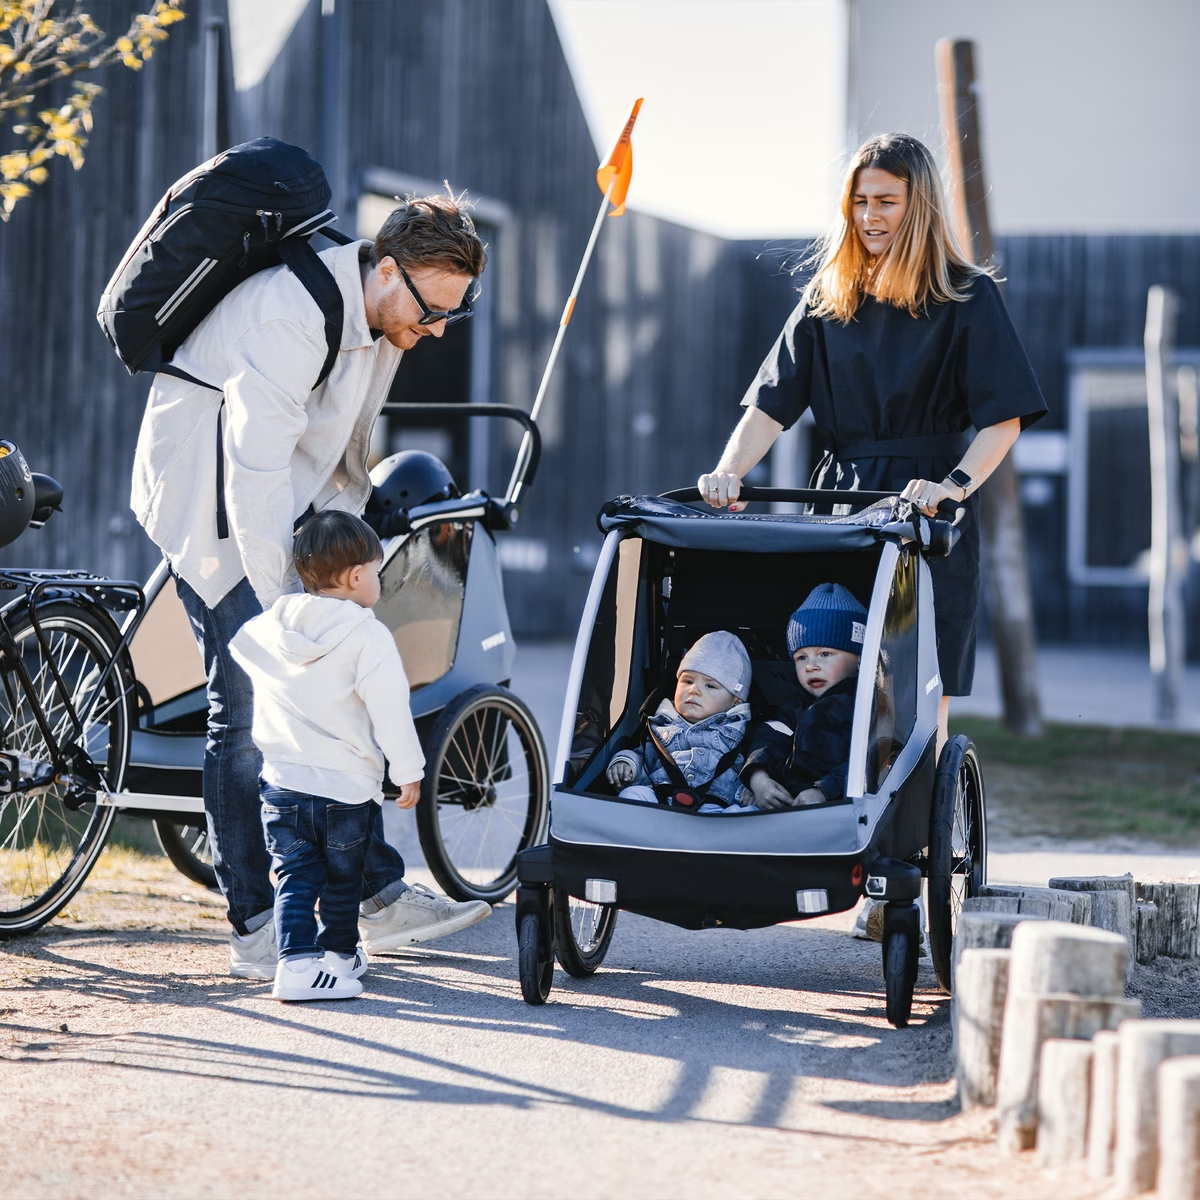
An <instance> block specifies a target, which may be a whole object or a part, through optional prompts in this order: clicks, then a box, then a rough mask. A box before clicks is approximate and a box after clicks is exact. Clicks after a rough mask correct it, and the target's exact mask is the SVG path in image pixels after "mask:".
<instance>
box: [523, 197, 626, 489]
mask: <svg viewBox="0 0 1200 1200" xmlns="http://www.w3.org/2000/svg"><path fill="white" fill-rule="evenodd" d="M618 178H619V177H618V176H617V175H615V174H614V175H613V177H612V178H611V179H610V180H609V181H608V188H607V190H606V191H605V193H604V199H603V200H601V201H600V211H599V212H598V213H596V221H595V224H593V225H592V236H591V237H590V238H588V244H587V249H586V250H585V251H584V252H583V260H582V261H581V262H580V264H579V270H578V271H577V272H576V273H575V283H574V285H573V286H572V288H571V294H570V295H569V296H568V297H567V303H566V304H565V305H564V306H563V313H562V317H561V318H560V319H559V322H558V332H557V333H556V334H555V335H554V345H553V346H551V347H550V357H549V359H547V361H546V369H545V370H544V371H543V372H542V382H541V383H540V384H539V385H538V390H537V395H536V396H535V397H534V400H533V409H532V410H531V411H530V413H529V419H530V420H531V421H534V422H536V421H537V419H538V413H540V412H541V411H542V402H543V401H544V400H545V399H546V391H547V389H548V388H549V387H550V376H551V375H553V374H554V364H555V363H556V362H558V352H559V350H560V349H561V348H562V344H563V338H564V337H566V334H567V326H568V325H570V323H571V314H572V313H573V312H574V311H575V301H576V299H577V297H578V296H579V289H580V288H581V287H582V286H583V277H584V276H585V275H586V274H587V269H588V264H589V263H591V261H592V251H593V250H595V249H596V242H597V240H598V239H599V237H600V230H601V228H602V227H603V225H604V216H605V214H606V213H607V212H608V202H609V200H610V198H611V197H612V194H613V188H614V187H615V186H616V183H617V179H618ZM532 443H533V439H532V437H531V436H530V435H529V433H526V434H525V436H524V437H523V438H522V439H521V449H520V451H519V453H518V454H517V461H516V463H515V464H514V466H513V473H512V478H510V479H509V481H508V490H507V491H506V492H505V499H506V500H507V501H508V503H509V504H517V503H518V502H519V501H520V498H521V490H522V487H523V484H522V483H521V477H522V476H523V475H524V474H525V464H526V460H527V458H528V456H529V453H530V449H531V446H532Z"/></svg>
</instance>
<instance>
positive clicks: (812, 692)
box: [742, 583, 867, 810]
mask: <svg viewBox="0 0 1200 1200" xmlns="http://www.w3.org/2000/svg"><path fill="white" fill-rule="evenodd" d="M866 632H867V610H866V609H865V608H864V607H863V606H862V605H861V604H860V603H859V602H858V601H857V600H856V599H855V598H854V596H853V595H851V593H850V592H849V591H847V590H846V589H845V588H844V587H842V585H841V584H840V583H821V584H818V585H817V586H816V587H815V588H813V590H812V591H811V592H810V593H809V595H808V598H807V599H806V600H805V601H804V603H803V604H802V605H800V607H799V608H798V609H796V611H795V612H794V613H792V615H791V617H790V618H789V619H788V627H787V644H788V653H790V654H791V656H792V661H793V662H794V663H795V664H796V678H797V679H798V680H799V681H800V686H801V688H802V689H803V691H801V692H799V693H798V694H797V695H796V696H795V698H793V699H791V700H789V701H788V702H787V703H786V704H783V705H781V706H780V707H779V708H778V709H777V710H776V711H775V713H773V714H772V717H771V719H770V720H769V721H768V722H767V723H766V724H765V725H763V726H762V727H761V728H760V729H759V730H758V732H757V733H756V734H755V735H754V740H753V742H752V743H751V746H750V753H749V754H748V755H747V756H746V765H745V766H744V767H743V768H742V779H743V780H744V781H745V783H746V785H747V786H748V787H749V788H750V790H751V792H752V793H753V794H754V803H755V805H756V806H757V807H758V808H765V809H775V810H778V809H784V808H800V807H804V806H806V805H810V804H825V803H826V802H828V801H830V800H840V799H841V798H842V797H843V796H844V795H845V793H846V768H847V766H848V764H849V760H850V730H851V727H852V725H853V721H854V693H855V690H856V688H857V686H858V665H859V661H860V659H861V656H862V647H863V641H864V639H865V637H866Z"/></svg>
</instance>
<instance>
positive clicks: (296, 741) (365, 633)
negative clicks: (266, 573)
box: [229, 595, 425, 804]
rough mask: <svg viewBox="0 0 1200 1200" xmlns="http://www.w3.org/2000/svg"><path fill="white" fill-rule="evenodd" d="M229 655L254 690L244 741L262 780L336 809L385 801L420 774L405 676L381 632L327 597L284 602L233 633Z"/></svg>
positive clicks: (369, 615)
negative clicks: (257, 755)
mask: <svg viewBox="0 0 1200 1200" xmlns="http://www.w3.org/2000/svg"><path fill="white" fill-rule="evenodd" d="M229 648H230V651H231V652H232V654H233V657H234V658H235V659H236V660H237V663H238V665H239V666H240V667H241V668H242V669H243V670H244V671H245V672H246V674H247V675H249V676H250V682H251V684H252V685H253V687H254V724H253V726H252V727H251V736H252V737H253V738H254V744H255V745H256V746H257V747H258V748H259V750H261V751H262V756H263V778H264V779H265V780H266V781H267V782H268V783H273V784H275V785H276V786H277V787H285V788H290V789H291V790H292V791H294V792H304V793H307V794H309V795H314V796H327V797H328V798H329V799H331V800H340V801H341V802H342V803H343V804H364V803H366V801H368V800H382V799H383V788H382V784H383V763H384V756H385V755H386V756H387V762H388V773H389V774H390V775H391V777H392V782H393V783H395V784H396V785H397V786H403V785H404V784H406V783H413V782H414V781H416V780H418V779H420V778H421V777H422V775H424V773H425V755H424V753H423V752H422V750H421V743H420V741H418V739H417V730H416V726H415V725H414V724H413V719H412V713H411V712H410V711H409V706H408V695H409V693H408V679H407V677H406V676H405V674H404V665H403V664H402V663H401V661H400V652H399V651H398V650H397V649H396V643H395V641H394V640H393V638H392V635H391V633H390V632H389V630H388V628H387V627H386V626H385V625H384V624H383V622H382V621H379V620H376V618H375V614H374V613H373V612H371V610H370V609H369V608H361V607H360V606H359V605H357V604H355V603H354V601H353V600H338V599H335V598H334V597H332V596H304V595H302V596H284V597H283V598H282V599H280V600H277V601H276V602H275V604H274V605H273V606H272V607H271V608H270V609H269V610H268V611H267V612H265V613H263V614H262V615H261V616H258V617H255V618H254V619H253V620H252V621H247V622H246V624H245V625H243V626H242V627H241V629H239V630H238V632H237V635H236V636H235V637H234V639H233V642H232V643H231V644H230V647H229Z"/></svg>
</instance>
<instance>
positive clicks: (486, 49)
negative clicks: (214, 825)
mask: <svg viewBox="0 0 1200 1200" xmlns="http://www.w3.org/2000/svg"><path fill="white" fill-rule="evenodd" d="M131 6H132V0H93V2H92V3H91V4H90V8H91V10H92V11H93V12H94V13H95V15H96V16H97V19H98V20H99V21H100V22H101V24H102V25H104V26H105V27H106V28H110V29H117V28H119V27H121V26H122V25H123V23H124V21H125V20H126V18H127V16H128V12H129V10H130V8H131ZM189 9H190V10H191V16H189V18H188V20H186V21H184V22H183V23H181V24H180V25H177V26H175V27H174V28H173V30H172V34H171V37H170V39H169V40H168V41H167V42H166V43H165V44H164V45H163V47H162V48H161V49H160V51H159V53H158V55H157V56H156V57H155V59H154V60H153V61H152V63H151V64H150V65H149V67H148V68H147V69H146V70H145V71H144V72H142V73H141V74H139V75H134V74H132V73H129V72H125V71H123V70H119V69H118V70H114V71H111V72H109V73H108V74H107V75H106V76H105V77H104V78H103V80H102V82H103V83H104V85H105V86H106V88H107V91H106V94H105V96H104V97H103V98H102V99H101V100H100V101H99V102H98V104H97V106H96V129H95V132H94V134H93V137H92V142H91V146H90V148H89V152H88V158H87V163H86V165H85V167H84V169H83V170H82V171H81V172H79V173H77V174H76V173H74V172H72V171H70V169H69V168H67V167H66V166H65V164H64V163H62V162H58V163H56V164H55V169H54V171H53V172H52V177H51V181H50V183H49V184H47V185H46V186H45V187H44V188H42V189H40V191H39V192H38V193H37V195H36V196H35V197H34V198H33V199H30V200H27V201H25V202H23V203H22V204H21V205H19V206H18V208H17V211H16V213H15V215H14V217H13V219H12V221H11V222H9V224H8V225H6V226H3V227H0V368H2V369H3V380H4V386H3V388H2V389H0V430H2V432H3V435H4V436H8V437H14V438H15V439H16V440H17V441H18V442H19V443H20V444H21V445H22V447H23V448H24V449H25V451H26V453H27V456H28V457H29V459H30V461H31V463H32V464H33V466H34V467H35V469H43V470H47V471H49V472H50V473H52V474H55V475H57V476H58V477H59V478H60V479H61V480H62V481H63V482H64V484H65V485H66V488H67V508H66V511H65V512H64V514H63V515H62V516H61V517H56V518H55V519H54V520H53V521H52V522H51V524H50V525H49V526H48V527H47V529H46V530H44V531H41V532H32V533H29V534H27V535H26V537H25V538H24V539H23V540H22V542H21V543H19V544H18V545H17V546H16V547H11V548H9V549H8V550H5V551H0V562H4V563H13V562H15V561H18V560H19V561H27V562H35V563H37V564H38V565H59V566H65V565H79V566H86V567H90V568H92V569H96V570H104V571H108V572H110V573H113V574H118V575H126V574H128V575H134V576H145V575H146V574H147V573H148V572H149V570H150V569H151V568H152V566H153V564H154V562H155V561H156V557H157V556H156V554H155V552H154V550H153V547H151V546H150V545H149V543H148V542H147V541H146V539H145V538H144V536H143V535H142V534H141V532H140V530H139V529H137V527H136V525H135V524H134V522H133V520H132V517H131V514H130V513H129V510H128V507H127V503H128V495H129V475H130V466H131V462H132V455H133V447H134V443H135V440H136V436H137V428H138V423H139V421H140V415H141V405H142V401H143V399H144V396H145V392H146V388H147V386H148V381H147V380H145V379H144V378H138V379H130V378H129V377H128V376H127V375H126V374H125V372H124V370H123V368H121V366H120V364H119V363H118V362H117V361H116V359H115V357H114V356H113V355H112V353H111V351H110V349H109V347H108V345H107V343H106V342H105V341H104V338H103V335H102V334H101V332H100V330H99V327H98V326H97V325H96V323H95V319H94V312H95V306H96V302H97V300H98V298H99V295H100V292H101V290H102V288H103V286H104V283H105V282H106V281H107V279H108V276H109V274H110V273H111V271H112V269H113V267H114V266H115V264H116V262H117V261H118V259H119V257H120V254H121V252H122V251H123V249H124V248H125V246H126V245H127V243H128V242H129V240H130V239H131V238H132V236H133V235H134V233H136V231H137V229H138V227H139V226H140V224H141V222H142V220H143V218H144V216H145V214H146V213H147V212H148V211H149V210H150V208H151V207H152V205H153V203H154V201H155V200H156V199H157V198H158V196H159V195H160V194H161V193H162V192H163V191H164V190H165V188H166V187H167V186H168V185H169V184H170V183H171V182H172V181H173V180H174V179H175V178H177V177H178V176H179V175H180V174H182V173H183V172H184V171H185V170H187V169H188V168H189V167H191V166H192V165H194V163H195V162H196V161H198V159H199V156H200V126H201V93H202V79H201V76H202V62H203V47H202V31H203V26H204V24H205V23H206V22H207V21H209V20H221V19H223V17H224V15H225V13H224V4H223V0H195V3H194V4H190V5H189ZM338 12H339V17H338V23H337V27H335V28H333V29H332V32H334V33H336V35H337V38H338V39H340V46H341V56H340V60H338V61H339V62H340V66H341V69H339V70H323V64H324V65H325V66H328V65H329V63H330V62H331V61H332V60H333V56H334V54H335V51H336V49H337V43H336V42H335V43H332V44H331V42H330V40H329V39H330V33H331V26H330V23H329V22H328V21H327V20H323V18H322V16H321V5H320V0H312V2H311V3H310V4H309V6H308V8H307V10H306V11H305V13H304V14H303V15H302V17H301V19H300V21H299V22H298V23H297V25H296V27H295V28H294V30H293V31H292V33H291V35H290V37H289V39H288V42H287V43H286V45H285V47H284V49H283V51H282V53H281V54H280V56H279V58H278V60H277V61H276V63H275V65H274V66H273V67H272V69H271V70H270V71H269V72H268V74H267V75H266V77H265V79H264V80H263V82H262V83H261V84H260V85H259V86H258V87H256V88H254V89H252V90H250V91H246V92H243V93H240V94H238V95H236V97H235V96H233V95H232V94H230V96H229V106H228V107H229V111H230V114H231V128H230V133H229V136H230V138H231V140H234V141H238V140H243V139H245V138H248V137H254V136H258V135H260V134H266V133H269V134H274V135H276V136H279V137H283V138H286V139H287V140H290V141H294V142H298V143H300V144H303V145H306V146H309V147H310V148H312V149H313V150H314V151H316V152H318V153H320V154H321V155H322V158H323V160H324V161H325V162H326V165H327V167H329V168H330V169H331V171H332V173H333V175H334V176H335V178H334V180H333V182H334V185H335V190H336V191H338V192H340V193H341V195H342V197H343V204H342V210H343V214H344V221H343V224H344V225H345V226H346V227H347V228H349V227H352V225H353V214H352V207H353V201H354V198H355V197H356V196H357V194H358V191H359V189H360V186H361V179H362V175H363V173H364V172H365V171H367V170H368V169H370V168H389V169H391V170H393V171H397V172H401V173H404V174H406V175H410V176H418V177H424V178H429V179H434V180H439V179H443V178H448V179H450V180H451V182H452V183H453V184H454V186H456V187H466V188H468V189H470V190H471V191H472V192H474V193H476V194H479V195H483V196H486V197H489V198H491V199H494V200H499V201H502V202H503V203H505V204H506V205H507V206H508V207H509V209H510V210H511V211H512V213H513V220H512V222H511V223H510V224H509V225H508V226H506V227H505V228H504V230H503V231H502V233H501V234H500V235H498V236H497V238H496V240H495V243H494V245H493V247H492V251H493V258H492V265H491V267H490V268H489V273H488V277H487V284H488V286H489V287H490V288H492V289H493V291H492V295H493V299H494V311H495V325H494V337H493V339H492V362H491V368H490V373H489V374H490V378H489V383H490V389H489V390H490V398H491V399H493V400H496V401H504V402H507V403H516V404H522V405H524V406H526V407H527V406H528V405H529V404H530V402H531V400H532V395H533V391H534V389H535V387H536V384H537V379H538V376H539V374H540V371H541V368H542V364H543V363H544V361H545V357H546V354H547V352H548V350H549V346H550V343H551V341H552V339H553V336H554V331H555V326H556V323H557V320H558V316H559V312H560V309H561V304H562V300H563V297H564V296H565V294H566V291H567V289H568V287H569V286H570V281H571V278H572V276H573V274H574V270H575V266H576V264H577V262H578V257H579V255H580V253H581V252H582V248H583V245H584V243H585V241H586V238H587V233H588V230H589V228H590V224H591V221H592V218H593V216H594V214H595V211H596V207H597V204H598V202H599V193H598V192H597V190H596V188H595V185H594V182H593V172H594V170H595V166H596V157H597V156H596V151H595V147H594V145H593V143H592V140H591V138H590V136H589V133H588V130H587V126H586V123H585V120H584V117H583V113H582V110H581V108H580V105H579V102H578V99H577V97H576V95H575V91H574V87H573V84H572V81H571V78H570V73H569V71H568V69H567V66H566V62H565V60H564V57H563V54H562V50H561V47H560V45H559V42H558V38H557V35H556V32H555V29H554V25H553V21H552V19H551V17H550V15H549V12H548V10H547V8H546V6H545V4H544V2H543V0H441V3H438V4H428V3H422V2H419V0H339V2H338ZM339 95H340V96H341V98H342V104H341V108H340V110H339V109H338V108H337V106H336V105H335V104H334V101H336V99H337V97H338V96H339ZM632 99H633V97H631V100H632ZM653 102H654V98H653V96H650V97H649V98H648V99H647V103H648V104H652V103H653ZM331 113H332V114H333V117H332V119H331V116H330V114H331ZM635 188H636V183H635ZM731 202H737V201H736V200H733V201H731ZM999 248H1000V250H1001V252H1002V254H1003V256H1004V261H1003V266H1004V271H1005V274H1006V275H1007V276H1008V279H1009V285H1008V298H1009V305H1010V308H1011V311H1012V313H1013V318H1014V321H1015V322H1016V324H1017V327H1018V330H1019V331H1020V333H1021V335H1022V337H1023V339H1024V340H1025V344H1026V346H1027V347H1028V349H1029V353H1030V358H1031V360H1032V361H1033V364H1034V367H1035V369H1036V370H1037V372H1038V375H1039V378H1040V379H1041V381H1042V385H1043V388H1044V390H1045V391H1046V394H1047V398H1048V400H1049V401H1050V405H1051V415H1050V417H1049V418H1048V420H1047V422H1046V427H1047V428H1061V427H1062V425H1063V422H1064V420H1065V387H1066V375H1065V354H1066V352H1067V351H1068V350H1069V349H1072V348H1075V347H1080V346H1129V345H1138V344H1140V341H1141V327H1142V321H1143V317H1144V306H1145V291H1146V288H1147V287H1148V286H1149V284H1150V283H1153V282H1164V283H1169V284H1171V285H1172V286H1175V287H1177V288H1179V290H1180V291H1181V293H1182V295H1183V299H1184V304H1183V309H1182V314H1181V327H1180V341H1181V343H1183V344H1193V345H1195V344H1198V343H1200V291H1198V289H1200V238H1195V237H1178V238H1172V237H1113V238H1101V237H1076V238H1072V237H1041V238H1032V237H1030V238H1001V239H999ZM803 249H804V248H803V247H802V246H798V247H792V246H787V245H780V244H768V245H766V246H764V245H763V244H749V243H738V242H730V241H723V240H721V239H718V238H714V237H711V236H709V235H706V234H702V233H697V232H695V231H692V230H688V229H685V228H682V227H679V226H676V225H672V224H670V223H667V222H663V221H659V220H656V219H654V218H651V217H647V216H644V215H640V214H636V213H633V214H630V215H629V216H627V217H625V218H622V219H620V220H614V221H609V222H608V223H607V224H606V227H605V229H604V232H603V237H602V240H601V243H600V249H599V251H598V255H597V260H596V262H595V263H594V265H593V268H592V272H591V275H590V277H589V279H588V281H587V283H586V284H585V287H584V291H583V294H582V296H581V298H580V302H579V305H578V307H577V309H576V316H575V319H574V321H573V323H572V327H571V330H570V334H569V336H568V339H567V343H566V350H565V355H564V361H563V363H562V365H561V367H560V372H559V375H558V378H557V380H556V383H555V385H554V387H553V389H552V391H551V395H550V399H549V401H548V406H547V408H546V410H545V420H544V432H545V436H546V444H547V453H546V459H545V464H544V467H543V471H542V474H541V476H540V478H539V481H538V484H537V486H536V488H535V490H534V492H533V494H532V496H531V498H530V501H529V504H528V506H527V509H526V519H525V520H524V521H523V523H522V526H521V530H520V536H521V537H524V538H529V539H534V540H536V541H539V542H544V543H545V545H546V547H547V550H548V562H547V568H546V570H545V571H544V572H542V573H537V574H526V573H521V572H517V571H513V572H510V573H509V574H508V576H507V587H508V594H509V600H510V608H511V609H512V618H513V623H514V627H515V628H516V629H518V630H519V631H521V632H524V633H540V634H556V635H562V634H568V633H570V632H571V631H572V630H573V628H574V625H575V621H576V618H577V613H578V611H579V607H580V604H581V600H582V596H583V593H584V590H585V588H586V584H587V577H588V575H587V569H588V562H589V559H590V555H591V554H592V553H593V552H594V550H595V548H596V545H597V544H598V541H599V534H598V533H597V531H596V528H595V524H594V518H595V513H596V510H597V508H598V507H599V505H600V504H601V503H602V502H603V501H604V500H605V499H607V498H609V497H610V496H613V495H617V494H619V493H622V492H634V491H654V490H660V489H662V488H666V487H671V486H678V485H680V484H686V483H688V482H690V481H691V480H693V479H694V478H695V476H696V475H697V474H698V473H699V472H700V471H701V470H703V469H704V468H705V467H706V466H708V465H709V464H710V463H712V462H713V461H714V459H715V456H716V454H717V453H718V451H719V448H720V446H721V444H722V442H723V440H724V437H725V435H726V434H727V432H728V430H729V429H730V427H731V426H732V425H733V423H734V422H735V421H736V419H737V416H738V410H737V402H738V400H739V398H740V396H741V394H742V392H743V390H744V389H745V387H746V385H747V383H748V381H749V380H750V379H751V378H752V376H753V374H754V371H755V369H756V368H757V365H758V363H759V361H760V360H761V358H762V356H763V354H764V353H765V352H766V350H767V349H768V347H769V346H770V344H771V342H772V341H773V339H774V337H775V336H776V334H777V332H778V330H779V327H780V326H781V325H782V323H783V320H784V318H785V316H786V314H787V312H788V311H789V310H790V308H791V306H792V304H793V303H794V300H795V291H794V283H793V280H792V278H791V277H790V276H789V275H786V274H784V273H782V267H783V266H784V265H785V264H786V263H787V262H788V260H789V259H792V260H794V258H795V256H796V255H797V254H798V253H802V251H803ZM512 449H513V442H512V440H511V439H508V438H505V437H499V436H498V437H496V438H495V439H493V456H494V463H493V470H492V473H491V475H492V482H493V484H494V485H495V486H500V485H502V484H503V482H504V480H505V479H506V478H507V461H508V456H510V455H511V452H512ZM1064 508H1065V505H1063V504H1056V505H1055V506H1053V507H1052V508H1051V509H1050V510H1046V509H1041V510H1031V511H1030V513H1029V514H1027V519H1028V522H1029V534H1030V543H1031V553H1032V555H1033V558H1034V577H1035V578H1036V579H1037V580H1038V581H1039V588H1038V593H1037V597H1036V601H1037V604H1038V615H1039V625H1040V627H1041V631H1042V636H1043V637H1046V638H1048V639H1051V640H1059V639H1064V640H1079V641H1087V640H1094V639H1095V638H1097V637H1103V638H1106V639H1108V638H1113V639H1116V640H1124V641H1128V640H1133V641H1137V640H1139V639H1140V638H1142V637H1143V636H1144V634H1143V630H1144V624H1145V621H1144V604H1145V594H1144V590H1143V589H1130V590H1129V591H1128V592H1114V591H1110V590H1100V589H1091V590H1089V591H1087V592H1084V591H1082V590H1080V589H1072V588H1071V587H1069V585H1068V584H1067V581H1066V575H1065V534H1064V528H1065V526H1064V522H1065V516H1064ZM576 547H578V548H579V550H578V552H577V551H576Z"/></svg>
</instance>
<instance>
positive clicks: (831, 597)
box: [787, 583, 867, 654]
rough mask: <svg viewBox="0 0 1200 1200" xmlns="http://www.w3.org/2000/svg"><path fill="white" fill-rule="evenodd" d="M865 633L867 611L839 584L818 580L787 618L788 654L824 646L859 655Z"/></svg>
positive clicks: (861, 650)
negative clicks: (807, 647) (805, 648)
mask: <svg viewBox="0 0 1200 1200" xmlns="http://www.w3.org/2000/svg"><path fill="white" fill-rule="evenodd" d="M866 634H867V610H866V609H865V608H863V606H862V605H861V604H859V602H858V601H857V600H855V598H854V597H853V596H852V595H851V594H850V592H848V591H847V590H846V589H845V588H844V587H842V585H841V584H840V583H818V584H817V586H816V587H815V588H813V590H812V591H811V592H809V593H808V599H807V600H805V601H804V603H803V604H802V605H800V607H799V608H798V609H796V611H795V612H794V613H792V615H791V616H790V617H789V618H788V626H787V644H788V653H789V654H795V653H796V651H797V650H799V649H800V648H801V646H828V647H829V648H830V649H831V650H848V651H850V653H851V654H861V653H862V652H863V641H864V640H865V638H866Z"/></svg>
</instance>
